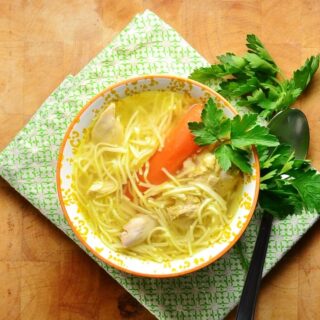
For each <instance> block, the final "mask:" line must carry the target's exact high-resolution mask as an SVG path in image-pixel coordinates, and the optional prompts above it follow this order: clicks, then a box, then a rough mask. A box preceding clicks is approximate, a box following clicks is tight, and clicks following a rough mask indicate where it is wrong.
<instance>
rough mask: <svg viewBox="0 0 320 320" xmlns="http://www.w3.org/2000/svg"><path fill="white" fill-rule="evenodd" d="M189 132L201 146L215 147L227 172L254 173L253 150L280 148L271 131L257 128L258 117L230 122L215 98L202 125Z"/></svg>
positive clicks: (210, 101)
mask: <svg viewBox="0 0 320 320" xmlns="http://www.w3.org/2000/svg"><path fill="white" fill-rule="evenodd" d="M189 129H190V130H191V132H192V133H193V135H194V136H195V139H194V141H195V142H196V143H197V144H198V145H200V146H207V145H211V144H215V148H214V151H213V152H214V153H215V155H216V157H217V160H218V162H219V164H220V166H221V168H222V169H223V170H225V171H227V170H228V169H229V168H230V167H231V165H234V166H236V167H238V168H239V169H240V170H241V171H242V172H245V173H251V165H250V163H249V147H251V146H252V145H259V146H267V147H275V146H277V145H278V144H279V142H278V139H277V138H276V137H275V136H274V135H272V134H270V133H269V130H268V128H266V127H263V126H260V125H258V124H257V115H256V114H245V115H244V116H242V117H240V116H239V115H236V116H235V117H234V118H233V119H229V118H227V117H226V116H225V114H224V112H223V111H222V109H219V108H218V107H217V105H216V103H215V102H214V100H213V99H212V98H210V99H209V100H208V102H207V103H206V105H205V107H204V109H203V111H202V113H201V122H190V123H189Z"/></svg>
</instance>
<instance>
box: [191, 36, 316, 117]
mask: <svg viewBox="0 0 320 320" xmlns="http://www.w3.org/2000/svg"><path fill="white" fill-rule="evenodd" d="M247 48H248V52H247V53H246V54H245V55H244V56H236V55H235V54H233V53H226V54H224V55H221V56H219V57H217V58H218V60H219V61H220V63H218V64H214V65H211V66H210V67H204V68H199V69H196V70H194V71H193V73H192V74H191V75H190V78H191V79H194V80H197V81H199V82H203V83H207V82H208V81H210V80H212V79H216V80H219V82H220V83H219V88H218V90H217V91H218V92H219V93H220V94H221V95H223V96H224V97H225V98H227V99H229V100H234V99H237V100H238V102H237V104H238V105H239V106H246V107H248V108H250V109H251V111H253V112H255V113H259V114H260V116H262V117H263V118H265V119H266V120H270V119H271V118H272V116H273V115H274V114H275V113H277V112H279V111H281V110H284V109H286V108H288V107H289V106H290V105H292V104H293V103H294V102H295V101H296V99H297V98H298V97H299V96H300V94H301V93H302V92H303V90H304V89H305V88H306V87H307V85H308V84H309V82H310V80H311V78H312V77H313V75H314V74H315V72H316V71H317V69H318V67H319V62H320V55H317V56H311V57H310V58H309V59H307V60H306V61H305V63H304V65H303V66H302V67H301V68H300V69H298V70H296V71H295V72H294V73H293V76H292V78H291V79H289V80H286V79H284V76H283V75H282V73H281V71H280V69H279V67H278V66H277V65H276V63H275V62H274V60H273V59H272V57H271V55H270V54H269V53H268V51H267V50H266V48H265V47H264V46H263V44H262V42H261V41H260V40H259V39H258V38H257V37H256V36H255V35H248V36H247Z"/></svg>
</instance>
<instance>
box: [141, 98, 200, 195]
mask: <svg viewBox="0 0 320 320" xmlns="http://www.w3.org/2000/svg"><path fill="white" fill-rule="evenodd" d="M202 109H203V105H201V104H194V105H192V106H191V107H190V109H189V110H188V111H187V112H186V114H185V115H184V116H183V117H182V118H181V119H180V120H179V122H178V123H177V125H176V126H175V127H174V128H173V129H172V131H171V132H170V133H169V135H168V137H167V138H166V140H165V143H164V147H163V148H162V150H159V151H157V152H156V153H155V154H154V155H153V156H152V157H151V158H150V159H149V165H150V167H149V172H148V175H147V179H148V181H149V182H150V183H152V184H155V185H157V184H161V183H163V182H165V181H166V180H168V177H167V175H166V174H165V173H164V172H163V170H162V169H163V168H164V169H166V170H167V171H168V172H169V173H171V174H175V173H176V172H177V171H178V170H179V169H181V167H182V165H183V162H184V161H185V160H186V159H187V158H189V157H190V156H191V155H192V154H194V153H195V152H196V151H197V150H199V148H200V147H199V146H198V145H197V144H196V143H195V142H194V137H193V135H192V133H191V132H190V130H189V128H188V122H192V121H197V122H199V121H200V120H201V112H202ZM140 179H141V181H143V177H142V176H140ZM139 189H140V190H141V191H144V190H146V188H145V187H142V186H139Z"/></svg>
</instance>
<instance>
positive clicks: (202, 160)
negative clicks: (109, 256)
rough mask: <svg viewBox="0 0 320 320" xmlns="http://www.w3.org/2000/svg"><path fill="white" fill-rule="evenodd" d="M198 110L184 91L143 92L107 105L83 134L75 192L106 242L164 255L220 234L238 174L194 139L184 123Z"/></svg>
mask: <svg viewBox="0 0 320 320" xmlns="http://www.w3.org/2000/svg"><path fill="white" fill-rule="evenodd" d="M201 110H202V105H201V104H200V103H199V102H198V101H196V100H195V99H193V98H191V97H190V96H188V95H187V94H183V93H176V92H170V91H149V92H143V93H139V94H135V95H133V96H129V97H126V98H124V99H121V100H118V101H116V102H113V103H110V104H108V105H105V106H104V107H103V108H102V110H101V111H100V112H99V114H97V115H96V117H95V119H94V121H93V122H92V124H91V126H90V127H89V128H88V129H87V130H86V132H85V133H84V135H83V138H82V140H81V142H80V146H79V147H78V148H77V150H76V153H75V155H74V158H73V167H72V182H73V183H72V193H73V197H74V198H75V199H76V202H77V205H78V207H79V210H80V211H81V212H82V213H83V214H84V215H85V218H86V219H87V220H88V222H89V223H90V224H91V226H92V228H93V230H94V231H95V233H96V234H97V235H98V236H99V237H100V238H101V239H102V241H103V242H104V243H105V244H106V245H107V246H108V247H109V248H110V249H112V250H115V251H117V252H121V253H124V254H126V255H129V256H135V257H139V258H141V259H146V260H153V261H168V260H172V259H173V258H174V259H176V258H184V257H187V256H190V255H192V254H193V253H195V252H197V251H199V250H201V249H203V248H207V247H208V246H210V245H212V244H214V243H215V242H219V241H220V240H221V237H222V234H223V231H224V230H225V228H226V227H227V226H228V225H229V224H230V222H231V221H232V219H233V216H234V214H235V211H236V209H237V207H238V204H239V200H240V199H239V198H240V193H241V190H242V187H243V177H242V175H241V173H240V172H238V171H236V170H230V171H228V172H224V171H222V170H221V168H220V167H219V165H218V162H217V161H216V159H215V156H214V155H213V154H212V153H211V151H212V147H211V148H208V147H206V148H200V147H198V146H197V145H196V144H195V143H194V141H193V137H192V135H191V133H190V132H189V130H188V126H187V123H188V122H190V121H199V120H200V114H201Z"/></svg>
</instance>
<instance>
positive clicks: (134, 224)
mask: <svg viewBox="0 0 320 320" xmlns="http://www.w3.org/2000/svg"><path fill="white" fill-rule="evenodd" d="M156 226H157V222H156V221H155V220H154V219H152V218H151V217H149V216H147V215H138V216H136V217H134V218H132V219H131V220H130V221H129V222H128V223H127V224H126V225H125V226H124V227H123V229H124V230H125V231H123V232H122V233H121V236H120V238H121V243H122V245H123V246H124V247H126V248H128V247H133V246H135V245H137V244H139V243H142V242H143V241H145V240H146V239H147V237H148V235H149V234H150V232H151V231H152V230H153V229H154V228H155V227H156Z"/></svg>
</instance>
